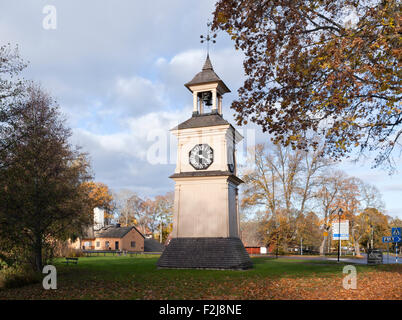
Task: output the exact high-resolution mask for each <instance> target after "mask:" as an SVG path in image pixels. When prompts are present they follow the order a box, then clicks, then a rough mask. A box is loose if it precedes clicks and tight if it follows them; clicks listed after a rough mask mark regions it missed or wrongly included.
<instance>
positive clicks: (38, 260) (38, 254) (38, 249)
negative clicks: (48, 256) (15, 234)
mask: <svg viewBox="0 0 402 320" xmlns="http://www.w3.org/2000/svg"><path fill="white" fill-rule="evenodd" d="M34 254H35V267H36V270H37V271H38V272H42V269H43V262H42V240H41V239H40V237H39V238H38V239H37V240H36V245H35V253H34Z"/></svg>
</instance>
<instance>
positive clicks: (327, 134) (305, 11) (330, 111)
mask: <svg viewBox="0 0 402 320" xmlns="http://www.w3.org/2000/svg"><path fill="white" fill-rule="evenodd" d="M400 12H401V3H400V1H396V0H390V1H383V0H377V1H359V0H356V1H350V0H341V1H333V0H323V1H322V0H309V1H305V0H304V1H303V0H292V1H289V0H274V1H272V0H269V1H268V0H219V1H218V2H217V4H216V8H215V12H214V24H213V28H215V29H221V30H224V31H226V32H227V33H228V34H229V35H230V36H231V38H232V39H233V41H234V43H235V47H236V49H241V50H242V51H243V52H244V54H245V61H244V71H245V75H246V80H245V82H244V84H243V86H242V87H241V88H240V89H239V90H238V93H239V98H238V99H237V100H235V101H234V102H233V103H232V108H233V109H234V110H235V111H236V120H237V123H238V124H239V125H243V124H246V123H248V122H249V121H252V122H254V123H256V124H258V125H260V126H261V127H262V129H263V131H267V132H269V133H270V134H271V135H272V137H273V140H274V141H275V142H276V143H282V144H283V145H285V146H287V145H291V146H293V147H295V148H301V149H308V148H309V146H311V145H312V146H314V147H315V146H316V144H317V143H316V141H314V140H311V139H309V134H310V133H311V132H316V133H319V134H320V135H321V136H322V137H324V138H325V142H326V144H325V146H326V153H327V154H328V155H330V156H332V157H333V158H340V157H342V156H344V155H346V154H348V153H350V152H351V151H352V150H353V149H354V148H358V150H360V152H365V151H370V150H376V152H377V157H376V163H377V164H380V163H385V162H386V161H388V160H389V159H390V155H391V152H392V150H393V149H394V146H395V145H397V144H398V141H400V136H401V135H402V129H401V124H402V111H401V107H400V99H401V72H402V71H401V70H402V68H401V48H402V43H401V41H402V40H401V37H400V32H401V25H400V21H401V19H400ZM384 161H385V162H384Z"/></svg>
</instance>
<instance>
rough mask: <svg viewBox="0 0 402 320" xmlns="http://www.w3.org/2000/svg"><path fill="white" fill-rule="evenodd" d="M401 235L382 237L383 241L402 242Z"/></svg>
mask: <svg viewBox="0 0 402 320" xmlns="http://www.w3.org/2000/svg"><path fill="white" fill-rule="evenodd" d="M401 240H402V238H401V237H382V242H383V243H391V242H401Z"/></svg>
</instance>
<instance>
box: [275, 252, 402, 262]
mask: <svg viewBox="0 0 402 320" xmlns="http://www.w3.org/2000/svg"><path fill="white" fill-rule="evenodd" d="M362 256H363V257H364V258H363V259H352V258H343V257H342V256H341V258H340V261H341V262H346V263H355V264H367V255H366V254H365V253H362ZM279 257H280V258H285V259H303V260H326V261H337V260H338V257H334V256H331V257H322V256H279ZM395 260H396V258H395V257H392V256H389V260H388V259H387V254H386V253H383V263H384V264H394V263H396V261H395ZM398 264H402V257H401V256H399V257H398Z"/></svg>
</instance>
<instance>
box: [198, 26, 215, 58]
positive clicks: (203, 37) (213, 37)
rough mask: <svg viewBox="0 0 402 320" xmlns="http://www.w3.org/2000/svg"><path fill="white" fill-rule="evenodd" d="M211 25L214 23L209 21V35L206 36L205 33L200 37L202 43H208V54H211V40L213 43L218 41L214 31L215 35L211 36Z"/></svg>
mask: <svg viewBox="0 0 402 320" xmlns="http://www.w3.org/2000/svg"><path fill="white" fill-rule="evenodd" d="M211 25H212V23H211V22H208V23H207V27H208V31H207V35H206V36H204V35H201V36H200V38H201V41H200V42H201V43H204V42H206V43H207V54H208V55H209V42H210V41H211V42H212V43H216V40H215V38H216V33H214V34H213V35H211V36H210V31H211Z"/></svg>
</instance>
